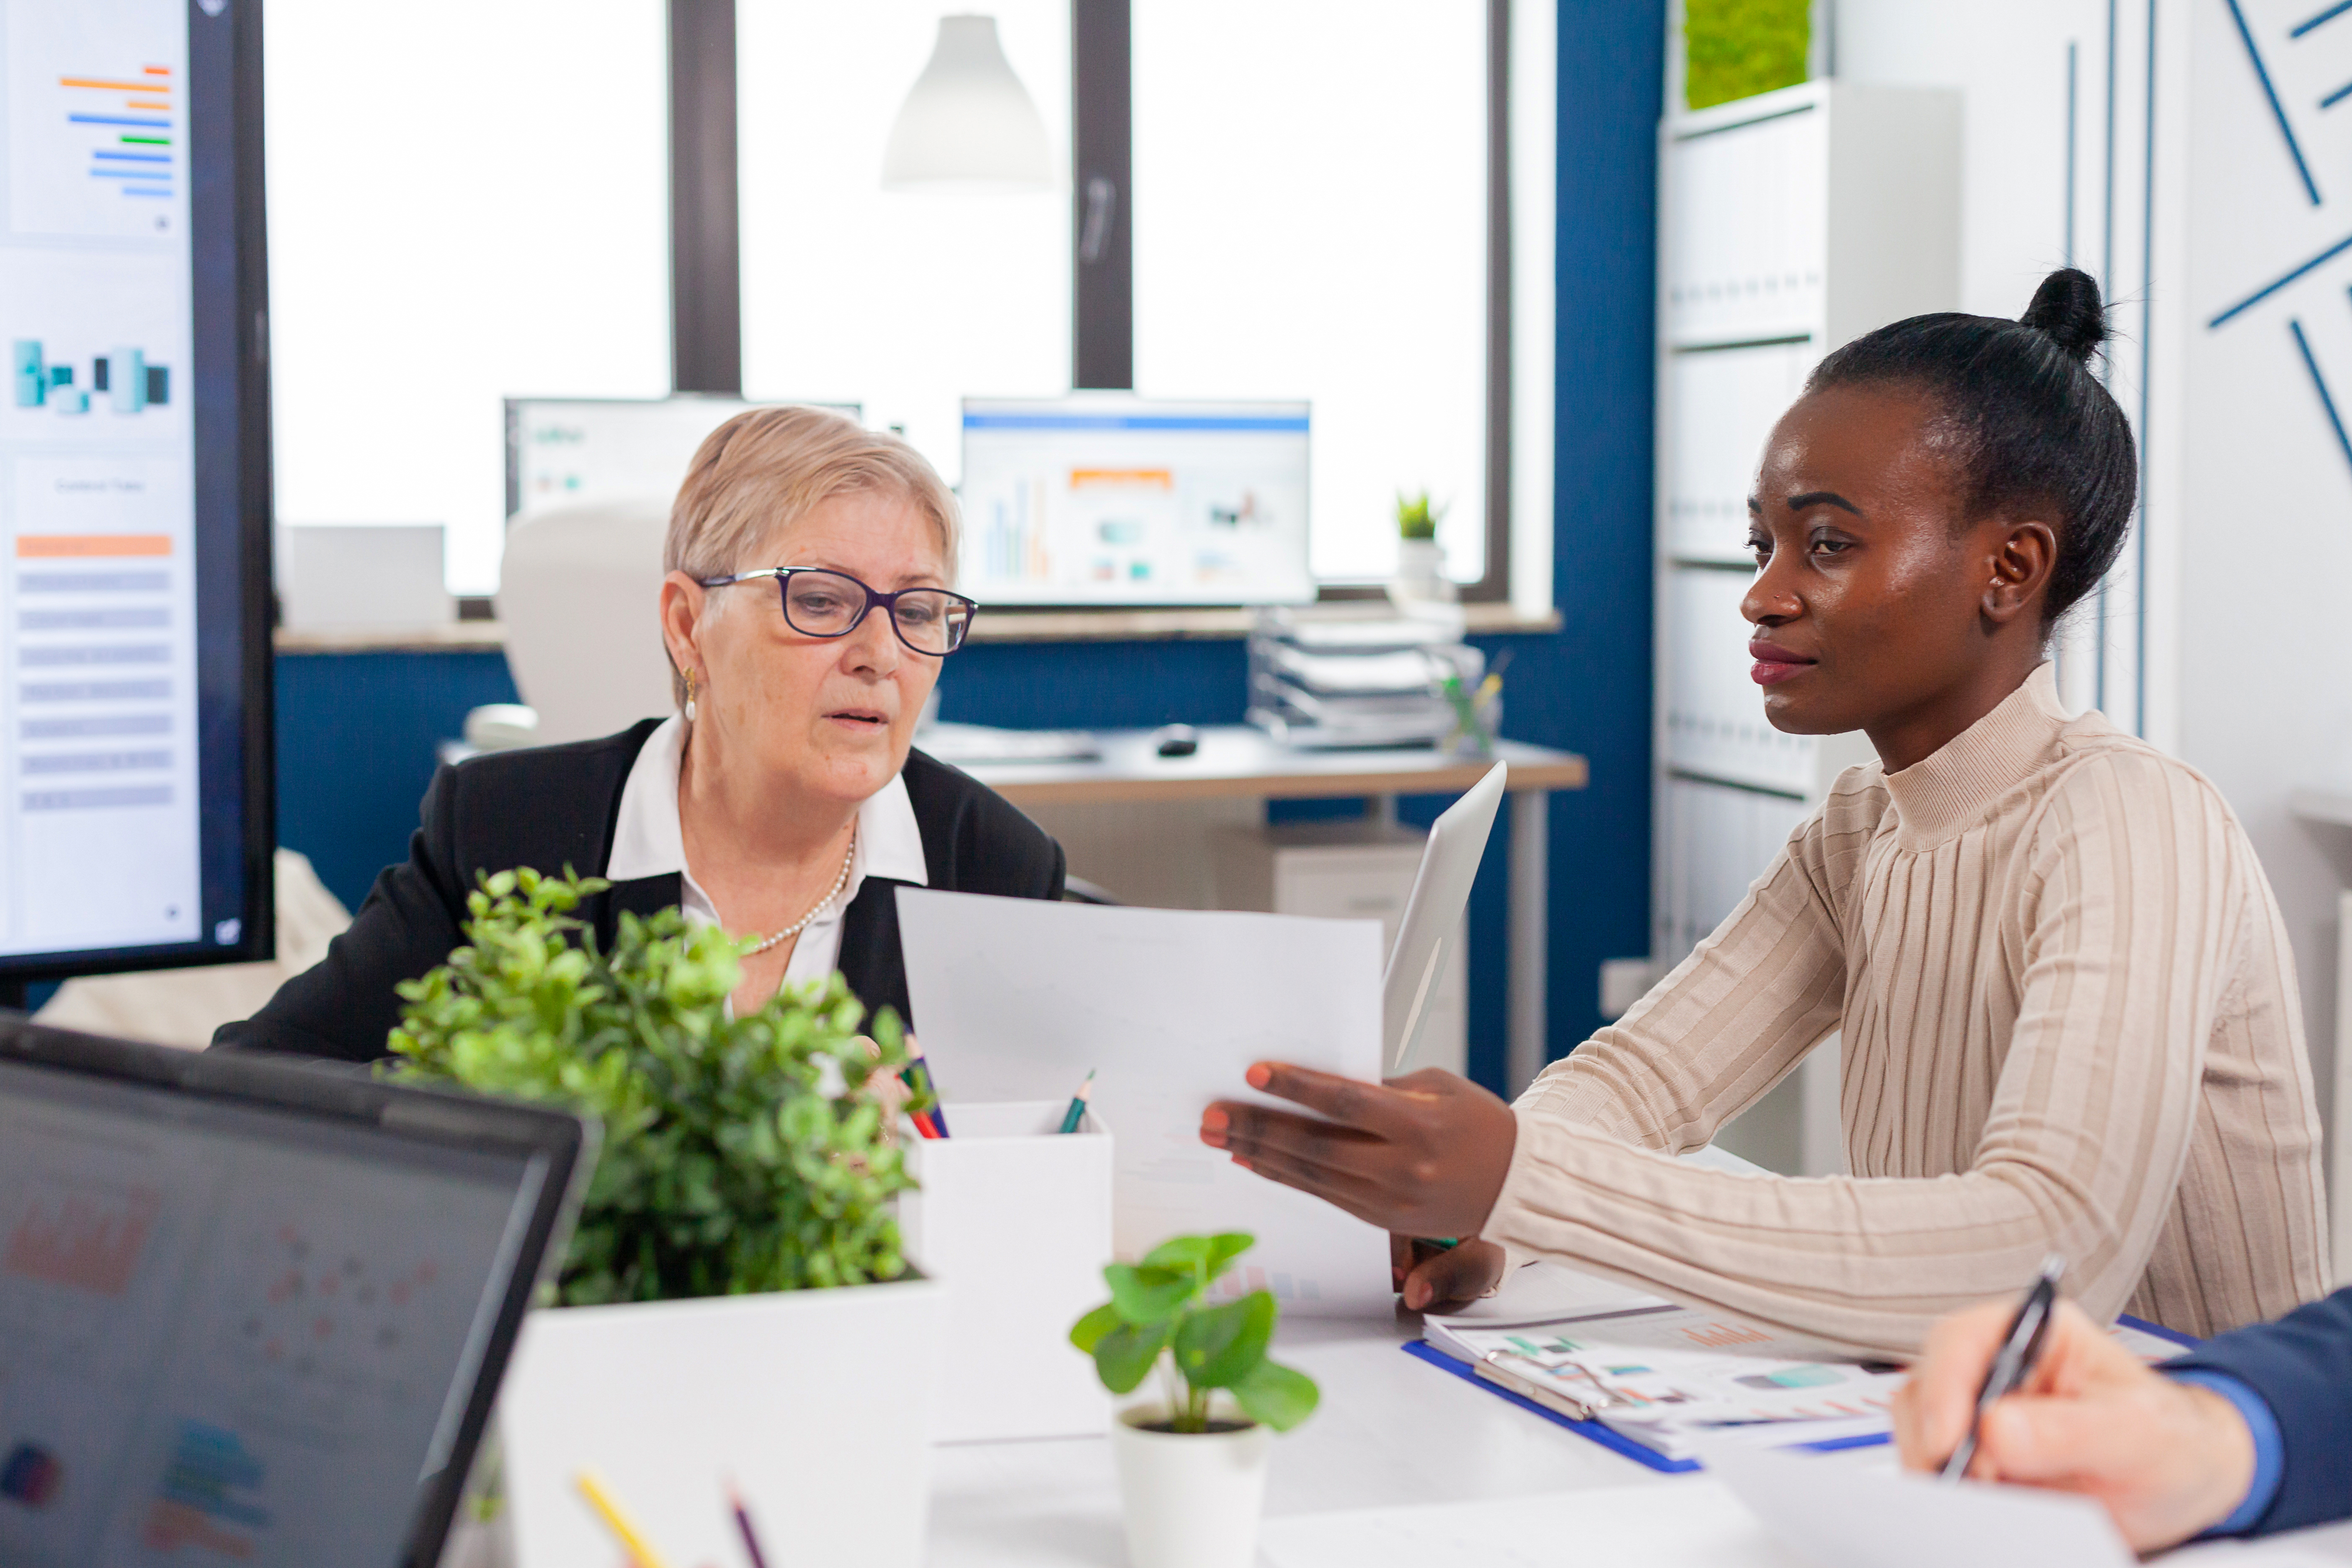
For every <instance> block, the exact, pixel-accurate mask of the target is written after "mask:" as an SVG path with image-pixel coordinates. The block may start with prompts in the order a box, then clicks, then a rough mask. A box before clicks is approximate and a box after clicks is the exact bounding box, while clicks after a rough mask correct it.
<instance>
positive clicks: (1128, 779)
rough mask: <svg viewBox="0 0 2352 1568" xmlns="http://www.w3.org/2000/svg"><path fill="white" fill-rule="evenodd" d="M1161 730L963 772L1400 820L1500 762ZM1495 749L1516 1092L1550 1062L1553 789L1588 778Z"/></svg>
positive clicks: (1075, 796) (1011, 795)
mask: <svg viewBox="0 0 2352 1568" xmlns="http://www.w3.org/2000/svg"><path fill="white" fill-rule="evenodd" d="M1156 733H1157V731H1148V730H1107V731H1099V732H1098V733H1097V735H1096V737H1095V739H1096V741H1097V743H1098V744H1099V745H1100V747H1101V750H1102V755H1101V756H1100V757H1098V758H1094V759H1090V760H1087V761H1084V762H1038V763H966V764H963V766H964V771H965V772H967V773H971V775H972V776H973V777H974V778H977V779H979V780H980V781H981V782H982V784H986V785H988V786H989V787H990V788H991V789H992V790H994V791H996V793H997V794H999V795H1003V796H1004V798H1005V799H1007V800H1009V801H1011V802H1012V803H1013V805H1018V806H1022V807H1024V808H1027V807H1031V806H1056V805H1105V804H1149V803H1155V802H1160V803H1183V802H1195V801H1210V800H1255V801H1268V800H1331V799H1352V798H1357V797H1362V798H1366V799H1369V800H1370V802H1371V805H1372V813H1373V815H1375V816H1381V817H1383V818H1385V819H1387V820H1390V821H1393V820H1394V819H1395V816H1396V799H1397V796H1399V795H1458V794H1460V793H1461V792H1462V791H1464V790H1466V789H1468V788H1469V787H1470V786H1471V785H1472V784H1475V783H1477V782H1478V780H1479V778H1480V777H1481V776H1483V775H1484V774H1485V773H1486V770H1487V769H1488V768H1489V767H1491V766H1493V765H1494V764H1493V763H1491V762H1486V761H1482V760H1480V759H1477V758H1465V757H1457V756H1454V755H1453V754H1452V753H1450V752H1439V751H1434V750H1431V749H1429V748H1426V747H1423V748H1417V749H1416V748H1405V749H1398V750H1393V751H1388V750H1381V751H1328V752H1326V751H1306V750H1301V749H1298V748H1295V747H1291V746H1285V745H1282V744H1281V743H1279V742H1276V741H1274V740H1273V739H1271V738H1270V737H1268V736H1267V735H1265V733H1263V732H1262V731H1257V730H1254V729H1251V728H1249V727H1248V726H1247V725H1242V724H1223V725H1212V726H1209V727H1206V728H1204V729H1202V731H1200V737H1201V748H1200V750H1199V751H1197V752H1193V753H1192V755H1191V756H1189V757H1163V756H1160V754H1159V753H1158V752H1157V750H1156V749H1155V746H1154V739H1153V738H1154V736H1155V734H1156ZM1496 758H1497V759H1498V760H1500V761H1502V762H1506V763H1509V764H1510V765H1511V773H1510V789H1511V865H1510V906H1509V907H1510V918H1509V926H1508V931H1509V935H1508V946H1509V955H1508V970H1507V973H1508V975H1509V983H1508V999H1507V1010H1506V1013H1505V1016H1506V1018H1507V1020H1508V1033H1507V1040H1508V1045H1507V1051H1506V1055H1505V1058H1504V1072H1505V1077H1506V1079H1507V1080H1508V1088H1509V1089H1510V1091H1511V1092H1512V1093H1513V1094H1516V1093H1517V1091H1518V1090H1519V1089H1522V1088H1524V1087H1525V1086H1526V1085H1527V1083H1528V1080H1529V1079H1533V1078H1534V1077H1535V1075H1536V1074H1537V1073H1538V1072H1541V1071H1542V1070H1543V1066H1544V1051H1545V1044H1546V1035H1547V1028H1546V1023H1545V1006H1546V994H1547V985H1548V978H1547V973H1546V963H1545V955H1546V947H1547V942H1548V935H1547V931H1546V929H1545V926H1546V910H1547V909H1548V907H1549V906H1548V903H1547V900H1548V899H1549V893H1550V844H1549V830H1548V825H1549V817H1548V816H1547V814H1546V810H1545V806H1546V803H1547V802H1548V801H1549V797H1550V794H1551V792H1552V791H1553V790H1557V789H1582V788H1583V787H1584V784H1585V778H1586V769H1585V763H1584V759H1583V758H1582V757H1580V756H1578V755H1576V754H1575V753H1574V752H1556V751H1552V750H1549V748H1546V747H1543V746H1528V745H1522V744H1520V743H1519V742H1515V741H1505V742H1500V743H1499V744H1498V745H1497V746H1496Z"/></svg>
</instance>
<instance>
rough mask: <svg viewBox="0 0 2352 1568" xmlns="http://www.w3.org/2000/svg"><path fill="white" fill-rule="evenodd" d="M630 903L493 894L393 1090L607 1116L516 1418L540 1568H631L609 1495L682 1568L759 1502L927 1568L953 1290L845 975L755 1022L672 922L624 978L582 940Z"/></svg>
mask: <svg viewBox="0 0 2352 1568" xmlns="http://www.w3.org/2000/svg"><path fill="white" fill-rule="evenodd" d="M603 889H604V884H603V883H601V882H599V881H595V880H593V879H580V878H576V877H572V876H570V875H566V876H564V877H562V878H555V877H547V876H541V875H539V874H537V873H535V872H532V871H530V870H516V871H502V872H499V873H498V874H497V875H495V876H491V877H488V878H486V879H484V880H483V883H482V886H481V888H480V889H478V891H476V892H475V893H474V894H472V895H471V897H470V899H469V900H468V908H469V915H470V918H469V919H468V921H467V925H466V928H465V931H466V938H467V942H466V945H464V946H462V947H460V948H458V949H457V951H456V952H452V953H451V954H450V955H449V962H448V963H446V964H445V965H443V966H442V967H441V968H439V969H436V970H435V971H434V972H433V973H430V974H427V975H426V976H425V977H424V978H423V979H421V980H416V981H411V982H408V983H406V984H404V985H403V986H402V987H401V994H402V995H403V996H404V998H405V999H406V1005H405V1007H404V1013H403V1019H402V1022H401V1024H400V1026H399V1027H398V1028H397V1029H396V1030H394V1033H393V1037H392V1042H391V1044H392V1049H393V1052H394V1056H395V1057H396V1058H398V1060H397V1063H396V1065H395V1066H394V1069H393V1070H394V1072H395V1073H397V1074H398V1075H400V1076H401V1077H403V1078H406V1079H424V1080H438V1081H443V1082H449V1083H456V1084H458V1085H462V1086H464V1087H466V1088H467V1089H475V1090H478V1091H482V1092H486V1093H493V1094H504V1095H516V1096H520V1097H523V1098H526V1099H532V1100H550V1101H554V1102H557V1103H561V1104H563V1105H566V1106H568V1107H571V1108H573V1109H576V1110H583V1111H586V1112H590V1113H593V1115H595V1116H596V1117H598V1118H599V1119H600V1120H601V1121H603V1123H604V1150H603V1154H602V1157H601V1158H600V1159H599V1161H598V1163H597V1166H596V1170H595V1173H594V1174H593V1177H592V1178H591V1179H590V1181H589V1184H588V1186H587V1189H586V1193H585V1195H584V1198H583V1203H582V1207H581V1212H580V1216H579V1220H578V1223H577V1225H576V1226H575V1228H574V1230H573V1233H572V1241H571V1245H570V1247H569V1249H568V1251H567V1252H566V1253H565V1255H564V1259H563V1263H562V1268H561V1271H560V1273H559V1274H558V1276H557V1278H556V1279H555V1281H554V1283H553V1287H552V1290H551V1296H552V1300H551V1301H550V1302H549V1303H548V1305H550V1306H552V1307H559V1308H561V1310H541V1311H535V1312H533V1313H532V1314H531V1315H530V1318H529V1320H527V1321H526V1323H525V1326H524V1331H523V1337H522V1340H521V1342H520V1344H519V1345H518V1347H517V1350H516V1354H515V1358H514V1361H513V1363H512V1365H511V1367H510V1368H509V1373H508V1375H507V1378H506V1381H505V1384H503V1386H502V1389H501V1392H500V1396H499V1433H500V1437H501V1441H502V1444H503V1447H504V1465H505V1481H506V1487H507V1495H508V1500H509V1503H510V1504H511V1506H512V1508H513V1510H514V1513H513V1521H514V1526H515V1532H516V1537H517V1543H518V1546H519V1548H520V1560H521V1563H523V1565H524V1568H555V1565H559V1564H561V1565H565V1568H569V1565H572V1564H577V1563H593V1562H601V1561H605V1560H608V1559H610V1558H612V1557H613V1555H614V1550H615V1548H614V1542H613V1539H612V1537H611V1535H610V1534H609V1533H608V1532H607V1531H606V1528H605V1527H604V1524H603V1523H602V1521H600V1520H599V1518H598V1516H597V1515H596V1513H595V1512H594V1511H593V1510H592V1509H591V1507H590V1505H589V1504H588V1502H587V1500H585V1498H584V1497H583V1494H582V1492H581V1489H580V1486H579V1481H580V1478H581V1476H582V1475H583V1473H584V1474H587V1475H591V1476H593V1477H596V1478H598V1479H599V1480H600V1482H601V1484H602V1485H603V1486H604V1487H605V1488H606V1489H608V1491H609V1492H610V1494H611V1495H612V1497H613V1498H614V1500H617V1501H618V1502H619V1503H620V1504H621V1505H622V1506H623V1507H624V1508H625V1509H626V1510H629V1512H630V1513H631V1514H632V1516H633V1517H634V1521H635V1525H636V1526H637V1527H638V1528H640V1529H642V1530H643V1531H644V1532H645V1534H646V1538H647V1539H648V1540H650V1541H652V1542H655V1543H656V1544H658V1545H659V1546H660V1548H661V1550H662V1552H664V1554H665V1555H666V1556H669V1557H670V1558H671V1559H672V1560H673V1561H678V1562H700V1561H704V1560H714V1561H731V1560H732V1558H731V1556H730V1553H731V1552H733V1551H734V1550H735V1548H734V1546H733V1544H732V1538H731V1535H730V1531H731V1529H732V1526H731V1523H730V1518H729V1516H728V1514H727V1513H726V1510H724V1509H723V1508H722V1507H721V1506H720V1504H721V1500H722V1496H723V1487H724V1486H725V1484H726V1483H727V1481H728V1480H729V1479H732V1480H733V1481H734V1482H735V1484H736V1485H738V1486H739V1487H740V1489H742V1491H743V1493H744V1495H745V1497H746V1500H747V1502H748V1504H749V1506H750V1507H751V1510H752V1511H753V1513H754V1514H756V1515H758V1516H761V1517H763V1518H767V1519H772V1520H774V1521H778V1522H779V1523H781V1522H782V1521H786V1520H789V1521H791V1523H792V1529H793V1534H794V1537H795V1542H796V1545H797V1546H798V1547H799V1548H800V1550H801V1552H802V1553H803V1554H804V1555H805V1557H806V1560H808V1561H813V1562H850V1561H856V1562H858V1563H909V1564H911V1563H915V1562H917V1561H918V1560H919V1556H920V1552H921V1546H922V1534H923V1512H924V1498H925V1494H926V1490H927V1488H926V1477H927V1474H928V1463H929V1442H928V1437H929V1434H928V1423H929V1390H930V1386H931V1384H932V1383H933V1382H934V1377H933V1369H931V1368H929V1366H928V1365H927V1364H926V1363H924V1361H923V1359H922V1358H921V1357H920V1356H919V1355H913V1354H909V1353H908V1352H907V1349H906V1347H908V1346H916V1345H921V1344H924V1343H928V1342H931V1341H932V1340H933V1339H935V1337H936V1335H937V1333H938V1331H939V1328H940V1319H941V1312H940V1306H941V1302H940V1292H939V1289H938V1287H937V1286H936V1285H935V1284H933V1283H932V1282H931V1281H929V1280H926V1279H920V1278H919V1277H918V1276H915V1275H913V1274H911V1273H910V1271H909V1270H908V1268H907V1266H906V1262H905V1259H904V1258H903V1256H902V1254H901V1250H900V1246H899V1238H898V1222H897V1217H896V1206H895V1199H896V1197H897V1194H898V1193H899V1192H901V1191H903V1190H905V1189H906V1188H908V1186H910V1185H911V1182H910V1180H909V1178H908V1175H907V1173H906V1171H905V1168H904V1166H903V1164H902V1163H901V1159H900V1153H899V1151H898V1148H897V1147H896V1145H895V1144H894V1142H892V1137H891V1128H892V1126H893V1124H894V1121H895V1110H894V1108H893V1107H892V1106H890V1105H889V1104H887V1103H886V1099H885V1097H884V1096H883V1095H882V1094H881V1093H879V1092H878V1091H877V1088H876V1087H875V1085H876V1081H877V1074H878V1073H887V1072H888V1071H889V1070H890V1069H893V1068H898V1067H900V1066H902V1065H903V1064H904V1063H905V1060H906V1056H905V1052H904V1050H903V1048H902V1045H901V1041H900V1038H899V1035H898V1026H897V1022H896V1020H895V1019H893V1018H891V1017H890V1016H888V1015H887V1014H886V1015H884V1016H879V1017H877V1018H876V1019H875V1020H874V1024H873V1028H872V1038H871V1039H868V1038H866V1037H865V1036H863V1035H861V1034H860V1032H859V1026H860V1024H861V1022H862V1013H863V1010H862V1009H861V1008H860V1007H859V1005H858V1004H857V1003H856V1000H855V999H853V998H852V997H851V996H850V995H849V994H848V992H847V990H846V989H845V986H844V985H843V984H842V982H841V980H840V978H839V977H838V976H835V978H834V979H833V980H832V981H831V982H830V983H829V984H827V985H825V986H824V987H823V988H821V989H820V988H809V989H808V990H805V991H791V992H784V993H780V994H778V995H777V996H775V997H774V998H772V1000H770V1001H769V1002H768V1003H767V1004H766V1005H763V1006H761V1007H760V1008H758V1009H756V1010H755V1011H752V1012H751V1013H749V1014H746V1015H744V1016H730V1011H729V1009H728V1005H727V999H728V996H729V994H730V992H732V991H733V989H734V987H735V985H736V984H737V982H738V980H739V978H740V964H739V962H738V956H739V944H738V943H737V942H734V941H732V940H731V939H730V938H729V937H728V936H727V935H726V934H725V933H724V932H722V931H719V930H717V929H716V928H714V927H709V926H704V927H699V928H695V927H690V926H689V925H688V922H687V921H686V920H685V918H684V916H682V915H681V914H680V913H679V912H678V911H677V910H665V911H662V912H661V913H658V914H656V915H654V916H652V917H651V918H649V919H639V918H638V917H636V916H635V915H631V914H624V915H622V916H621V918H620V921H619V923H618V929H617V931H616V932H615V934H614V940H613V942H612V944H611V948H610V951H604V950H602V949H600V947H599V946H598V944H597V943H596V942H595V941H594V939H593V933H592V932H590V931H588V930H587V929H586V928H585V925H584V923H583V921H580V920H579V919H578V918H576V916H575V915H574V914H573V910H576V909H577V908H578V906H579V904H580V903H581V901H582V900H583V899H584V898H587V897H589V896H592V895H593V894H595V893H597V892H600V891H602V890H603Z"/></svg>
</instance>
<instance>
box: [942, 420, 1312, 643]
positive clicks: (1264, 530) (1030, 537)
mask: <svg viewBox="0 0 2352 1568" xmlns="http://www.w3.org/2000/svg"><path fill="white" fill-rule="evenodd" d="M1307 424H1308V410H1307V405H1306V404H1304V403H1204V402H1182V403H1171V402H1154V401H1150V400H1146V399H1141V398H1134V397H1127V396H1106V395H1085V394H1081V395H1076V396H1073V397H1067V398H1055V399H1040V400H1032V401H1020V400H1014V399H1005V398H967V399H965V400H964V405H963V484H962V486H961V499H962V502H963V572H962V580H961V584H960V585H961V587H962V589H963V591H964V592H965V593H967V594H970V595H972V596H973V597H974V598H977V599H979V600H980V601H981V602H982V604H985V605H1278V604H1298V603H1304V602H1305V601H1307V600H1310V599H1312V598H1314V597H1315V580H1314V578H1313V576H1312V575H1310V574H1309V573H1308V571H1307Z"/></svg>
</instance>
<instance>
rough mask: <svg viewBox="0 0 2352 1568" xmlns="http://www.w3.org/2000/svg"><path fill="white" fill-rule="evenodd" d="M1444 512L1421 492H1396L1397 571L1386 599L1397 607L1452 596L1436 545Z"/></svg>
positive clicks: (1442, 552)
mask: <svg viewBox="0 0 2352 1568" xmlns="http://www.w3.org/2000/svg"><path fill="white" fill-rule="evenodd" d="M1445 510H1446V509H1445V508H1444V507H1442V506H1436V505H1433V504H1432V503H1431V501H1430V499H1429V492H1428V491H1427V490H1425V489H1423V490H1417V491H1415V492H1413V493H1412V494H1411V495H1407V494H1405V493H1404V492H1403V491H1402V490H1400V491H1398V492H1397V504H1396V521H1397V570H1396V576H1395V577H1394V578H1393V579H1392V580H1391V583H1390V584H1389V596H1390V597H1391V598H1392V599H1394V600H1396V601H1397V602H1398V603H1399V604H1400V605H1402V604H1406V603H1410V602H1412V601H1420V602H1422V603H1438V604H1444V603H1449V602H1451V601H1452V600H1453V599H1454V580H1453V579H1452V578H1450V577H1448V576H1447V575H1446V574H1445V547H1444V545H1442V544H1440V543H1438V542H1437V525H1438V524H1439V523H1441V522H1443V521H1445Z"/></svg>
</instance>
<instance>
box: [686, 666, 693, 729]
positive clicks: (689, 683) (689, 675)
mask: <svg viewBox="0 0 2352 1568" xmlns="http://www.w3.org/2000/svg"><path fill="white" fill-rule="evenodd" d="M686 721H687V722H688V723H689V724H691V723H693V722H694V671H692V670H690V669H689V670H688V671H687V672H686Z"/></svg>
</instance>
